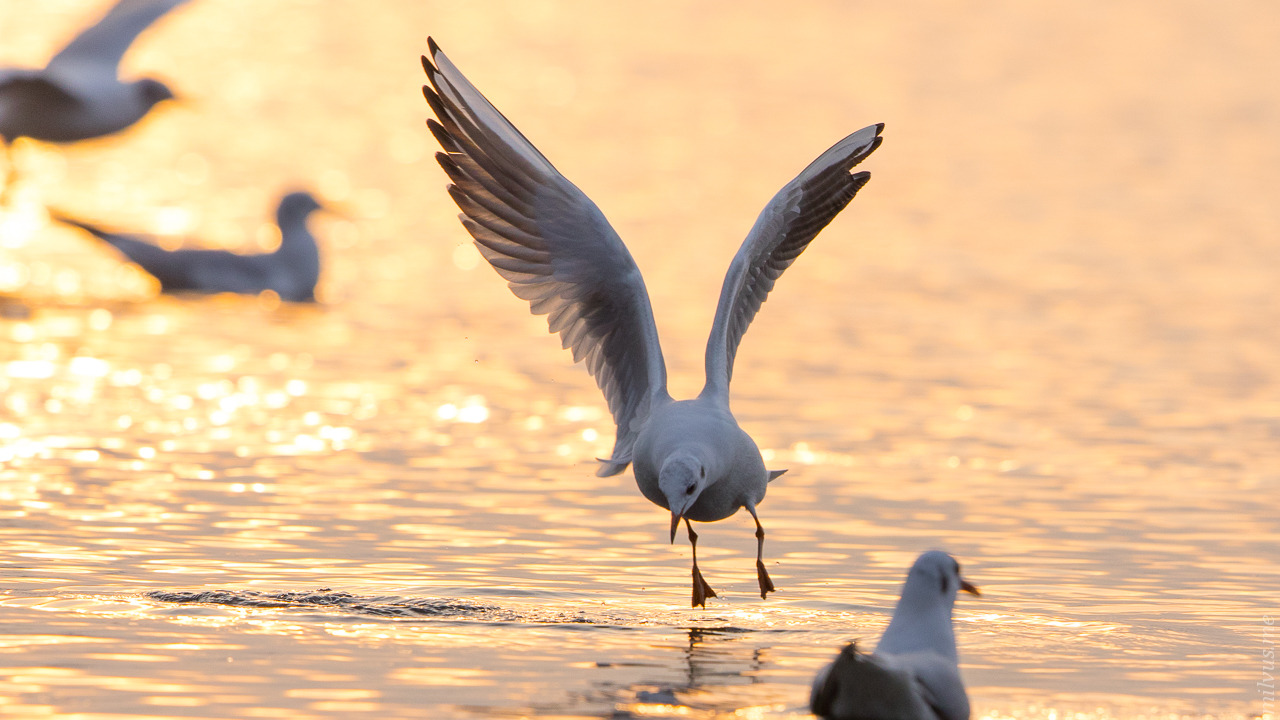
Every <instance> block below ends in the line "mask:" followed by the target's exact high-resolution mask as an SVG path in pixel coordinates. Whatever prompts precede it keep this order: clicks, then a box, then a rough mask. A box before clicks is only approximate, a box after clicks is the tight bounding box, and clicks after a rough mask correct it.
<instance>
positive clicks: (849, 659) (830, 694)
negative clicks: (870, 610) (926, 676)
mask: <svg viewBox="0 0 1280 720" xmlns="http://www.w3.org/2000/svg"><path fill="white" fill-rule="evenodd" d="M849 708H857V717H862V718H867V719H868V720H888V719H890V718H893V719H894V720H938V717H937V715H936V714H935V711H934V710H933V708H932V707H930V706H929V704H928V702H927V701H926V700H925V698H924V697H923V695H922V693H921V692H920V687H919V685H918V684H917V683H916V682H915V681H914V679H913V678H912V677H911V676H910V675H909V674H908V673H906V672H903V671H901V670H893V669H890V668H886V667H884V666H883V665H882V664H881V663H879V662H878V661H876V659H875V658H874V656H871V655H866V654H863V653H862V652H860V651H859V650H858V647H857V643H849V644H848V645H846V646H845V647H844V649H843V650H841V651H840V654H839V655H838V656H836V659H835V661H834V662H833V663H831V664H830V665H828V666H827V667H825V668H823V670H822V671H821V672H820V673H819V674H818V677H817V679H816V680H815V682H814V684H813V690H812V692H811V693H810V695H809V710H810V711H811V712H812V713H813V714H814V715H817V716H818V717H820V718H839V719H843V718H845V717H848V713H847V710H848V709H849Z"/></svg>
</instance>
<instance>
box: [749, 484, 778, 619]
mask: <svg viewBox="0 0 1280 720" xmlns="http://www.w3.org/2000/svg"><path fill="white" fill-rule="evenodd" d="M747 512H749V513H751V519H752V520H755V521H756V580H758V581H759V582H760V599H761V600H763V599H764V597H765V596H766V595H768V594H769V593H771V592H774V587H773V580H770V579H769V571H768V570H765V569H764V528H763V527H761V525H760V517H759V516H758V515H756V508H755V506H754V505H748V506H747Z"/></svg>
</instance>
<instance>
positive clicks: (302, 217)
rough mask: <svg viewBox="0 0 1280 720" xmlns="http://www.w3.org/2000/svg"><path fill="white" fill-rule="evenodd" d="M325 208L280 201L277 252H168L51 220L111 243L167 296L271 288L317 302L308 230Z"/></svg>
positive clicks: (295, 199)
mask: <svg viewBox="0 0 1280 720" xmlns="http://www.w3.org/2000/svg"><path fill="white" fill-rule="evenodd" d="M320 209H322V206H321V205H320V203H319V202H318V201H317V200H316V199H315V197H313V196H312V195H311V194H310V193H306V192H292V193H289V194H288V195H285V196H284V197H283V198H282V199H281V200H280V206H279V208H278V209H277V210H276V224H277V225H278V226H279V228H280V247H279V248H277V249H276V250H275V251H274V252H269V253H260V254H255V255H237V254H236V253H233V252H228V251H226V250H165V249H163V248H159V247H157V246H155V245H154V244H152V243H150V242H148V241H146V240H143V239H140V238H138V237H131V236H129V235H119V234H115V233H110V232H106V231H105V230H102V229H101V228H98V227H95V226H93V225H91V224H89V223H86V222H82V221H80V220H76V219H74V218H70V217H67V216H66V215H64V214H61V213H58V212H51V215H52V217H53V218H54V219H55V220H57V221H59V222H62V223H66V224H67V225H72V226H74V227H78V228H80V229H81V230H84V231H86V232H88V233H91V234H93V235H95V236H97V237H98V238H100V239H102V240H104V241H106V242H108V243H110V244H111V245H113V246H114V247H115V248H116V249H117V250H119V251H120V252H122V253H124V254H125V255H126V256H127V257H128V258H129V259H130V260H132V261H133V262H135V263H137V264H138V265H139V266H140V267H141V268H142V269H143V270H146V271H147V272H148V273H151V274H152V275H154V276H155V278H156V279H157V280H159V281H160V289H161V290H162V291H164V292H179V291H192V292H200V293H223V292H230V293H243V294H250V295H252V294H257V293H261V292H262V291H264V290H272V291H274V292H275V293H276V294H278V295H279V296H280V299H281V300H287V301H290V302H314V301H315V299H316V297H315V288H316V282H317V281H318V280H319V279H320V251H319V248H317V247H316V239H315V237H313V236H312V235H311V233H310V232H309V231H308V230H307V217H308V216H309V215H310V214H311V213H312V212H313V211H315V210H320Z"/></svg>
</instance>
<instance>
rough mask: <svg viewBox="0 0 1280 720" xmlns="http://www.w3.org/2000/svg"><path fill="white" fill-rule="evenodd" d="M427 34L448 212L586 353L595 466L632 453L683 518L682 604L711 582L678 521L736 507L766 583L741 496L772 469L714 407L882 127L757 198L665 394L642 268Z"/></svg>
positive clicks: (609, 471)
mask: <svg viewBox="0 0 1280 720" xmlns="http://www.w3.org/2000/svg"><path fill="white" fill-rule="evenodd" d="M428 44H429V48H430V53H431V57H430V58H427V57H423V58H422V66H423V69H424V70H426V73H427V76H428V78H429V79H430V81H431V85H430V86H424V87H423V89H422V90H423V94H424V95H425V96H426V98H427V102H428V103H429V104H430V105H431V109H432V111H434V112H435V115H436V118H438V120H439V121H438V122H437V121H436V120H428V121H427V124H428V126H429V127H430V128H431V132H432V134H434V135H435V137H436V139H437V140H438V141H439V142H440V145H441V147H442V148H444V152H442V153H437V154H436V159H437V160H439V162H440V165H441V166H442V167H443V168H444V171H445V173H446V174H448V176H449V179H450V180H451V181H453V184H452V185H450V186H449V194H450V195H451V196H453V199H454V201H455V202H457V204H458V207H459V208H461V210H462V215H461V216H460V217H461V220H462V224H463V225H464V226H466V228H467V230H468V231H470V233H471V235H472V236H473V237H474V238H475V242H476V247H478V248H479V250H480V253H481V254H482V255H484V257H485V259H486V260H488V261H489V264H491V265H492V266H493V268H494V269H495V270H497V271H498V273H499V274H500V275H502V276H503V277H504V278H506V279H507V281H508V284H509V285H510V287H511V291H512V292H513V293H515V294H516V296H517V297H520V298H522V299H524V300H528V301H529V303H530V306H531V308H532V310H533V312H534V313H536V314H545V315H547V316H548V318H547V323H548V325H549V326H550V329H551V331H552V332H558V333H560V337H561V342H562V343H563V345H564V347H565V348H567V349H570V350H572V352H573V359H574V360H575V361H578V360H585V361H586V365H587V371H588V372H590V373H591V374H592V375H594V376H595V378H596V383H597V384H598V385H599V386H600V389H601V391H603V392H604V396H605V400H606V401H607V402H608V404H609V410H610V412H611V413H612V414H613V419H614V422H615V423H616V424H617V428H618V434H617V439H616V441H615V443H614V446H613V454H612V456H611V457H610V458H609V459H608V460H601V463H602V464H603V466H602V467H601V468H600V471H599V472H598V473H597V474H598V475H600V476H602V477H603V476H609V475H616V474H618V473H620V472H622V471H623V470H625V469H626V467H627V465H628V464H634V466H635V476H636V483H637V484H638V485H639V486H640V492H641V493H643V494H644V496H645V497H646V498H648V499H649V500H651V501H653V502H654V503H655V504H657V505H659V506H661V507H664V508H667V509H668V510H670V511H671V541H672V542H674V541H675V535H676V530H677V528H678V526H679V523H680V521H681V520H683V521H684V524H685V528H686V530H688V533H689V543H690V545H691V546H692V548H693V605H694V606H695V607H697V606H703V607H705V606H706V600H707V598H709V597H715V594H716V593H715V591H714V590H712V589H711V586H710V585H709V584H707V582H706V580H704V579H703V577H702V573H701V572H699V571H698V554H697V540H698V536H697V535H696V534H695V533H694V532H693V526H692V525H690V524H689V521H690V520H696V521H698V522H711V521H713V520H722V519H724V518H727V517H729V516H730V515H733V514H734V513H736V512H737V511H738V509H739V508H746V509H747V512H749V513H751V517H752V518H753V519H754V520H755V524H756V575H757V579H758V581H759V585H760V597H762V598H763V597H765V595H766V594H768V593H769V592H771V591H773V589H774V587H773V581H772V580H770V578H769V573H768V572H767V571H766V570H765V566H764V559H763V554H764V529H763V528H762V527H761V525H760V518H759V517H758V516H757V515H756V505H757V504H759V503H760V501H761V500H763V499H764V494H765V488H766V487H767V485H768V482H769V481H770V480H772V479H773V478H775V477H777V476H778V475H781V474H782V473H783V472H784V471H781V470H775V471H769V470H766V469H765V466H764V461H763V460H762V459H761V456H760V450H759V449H758V448H757V447H756V444H755V442H754V441H753V440H752V439H751V437H750V436H748V435H747V434H746V433H745V432H743V431H742V429H741V428H740V427H738V422H737V421H736V420H735V419H734V417H733V413H731V412H730V411H729V378H730V376H731V375H732V373H733V357H734V354H735V353H736V352H737V349H738V343H739V342H740V341H741V340H742V334H743V333H744V332H746V329H747V325H748V324H750V323H751V319H752V318H754V317H755V314H756V311H757V310H759V309H760V304H761V303H763V302H764V300H765V296H766V295H768V293H769V291H770V290H772V289H773V284H774V282H775V281H776V280H777V279H778V276H779V275H781V274H782V271H783V270H785V269H786V268H787V267H788V266H790V265H791V263H792V262H793V261H794V260H795V259H796V256H798V255H799V254H800V253H801V252H802V251H803V250H804V249H805V247H807V246H808V244H809V241H811V240H813V238H814V237H815V236H816V235H817V234H818V232H819V231H820V230H822V228H824V227H826V225H827V224H828V223H829V222H831V220H832V219H833V218H834V217H835V216H836V215H837V214H838V213H839V212H840V211H841V210H843V209H844V207H845V205H847V204H848V203H849V201H850V200H852V199H853V196H854V194H856V193H857V192H858V189H859V188H861V187H862V186H863V185H864V184H866V182H867V180H868V178H869V177H870V175H869V174H868V173H865V172H859V173H852V174H851V173H850V170H851V169H852V168H853V166H855V165H857V164H858V163H859V162H861V161H862V160H863V159H864V158H866V157H867V155H869V154H871V152H872V151H873V150H875V149H876V148H877V147H879V145H880V131H881V130H882V129H883V127H884V126H883V125H872V126H870V127H867V128H863V129H862V130H859V131H858V132H856V133H854V134H852V135H850V136H849V137H846V138H845V139H843V140H841V141H840V142H838V143H836V144H835V145H834V146H833V147H832V148H831V149H829V150H827V151H826V152H825V153H823V154H822V156H821V157H819V158H818V159H817V160H815V161H813V163H812V164H810V165H809V167H807V168H805V169H804V171H803V172H801V173H800V175H799V176H798V177H797V178H796V179H794V180H792V181H791V182H790V183H788V184H787V186H786V187H784V188H782V190H781V191H779V192H778V194H777V195H775V196H774V198H773V200H771V201H770V202H769V204H768V205H767V206H765V209H764V211H763V212H762V213H760V217H759V218H758V219H757V220H756V224H755V226H754V227H753V228H752V229H751V232H750V233H749V234H748V235H747V239H746V241H745V242H743V244H742V248H741V249H740V250H738V254H737V255H736V256H735V257H734V259H733V262H732V263H731V264H730V265H729V272H728V274H727V275H726V276H725V279H724V287H723V289H722V290H721V292H720V301H719V304H718V305H717V308H716V315H715V320H714V322H713V323H712V326H711V338H710V340H709V341H708V342H707V354H706V384H705V385H704V386H703V388H702V392H701V393H699V395H698V396H697V397H696V398H694V399H692V400H681V401H675V400H673V399H672V398H671V395H669V394H668V393H667V370H666V366H665V364H664V362H663V359H662V350H661V348H660V347H659V345H658V331H657V328H656V327H655V325H654V321H653V312H652V310H651V308H650V306H649V296H648V293H647V292H646V291H645V287H644V281H643V280H642V279H641V277H640V270H639V269H638V268H637V267H636V264H635V261H634V260H632V259H631V253H629V252H628V251H627V248H626V246H624V245H623V244H622V240H621V239H619V237H618V234H617V233H616V232H614V230H613V228H612V227H610V226H609V222H608V221H607V220H605V217H604V215H603V214H602V213H601V212H600V209H599V208H597V207H596V205H595V203H593V202H591V200H590V199H589V198H588V197H587V196H586V195H584V194H583V193H582V191H581V190H579V189H578V188H577V187H575V186H574V185H573V184H572V183H570V182H569V181H568V180H566V179H565V178H564V176H563V175H561V174H560V173H559V172H558V171H557V170H556V169H555V168H554V167H553V166H552V165H551V163H550V162H549V161H548V160H547V159H546V158H545V157H543V155H542V153H540V152H538V149H537V148H535V147H534V146H533V145H532V144H531V143H530V142H529V141H528V140H526V139H525V137H524V135H522V134H520V131H519V130H517V129H516V128H515V126H513V125H512V124H511V123H510V122H508V121H507V119H506V118H505V117H503V115H502V113H500V112H498V110H497V109H495V108H494V107H493V106H492V105H490V104H489V101H488V100H486V99H485V98H484V96H483V95H481V94H480V91H478V90H476V88H475V87H474V86H472V85H471V83H470V82H468V81H467V79H466V78H465V77H463V75H462V73H461V72H459V71H458V69H457V68H456V67H455V66H454V64H453V63H452V62H450V61H449V59H448V58H447V57H445V55H444V53H443V52H441V51H440V48H439V47H437V46H436V44H435V41H434V40H429V41H428Z"/></svg>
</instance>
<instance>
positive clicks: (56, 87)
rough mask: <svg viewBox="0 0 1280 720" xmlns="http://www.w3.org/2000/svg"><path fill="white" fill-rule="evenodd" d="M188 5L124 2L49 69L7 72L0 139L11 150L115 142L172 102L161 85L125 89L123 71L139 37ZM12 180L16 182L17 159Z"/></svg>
mask: <svg viewBox="0 0 1280 720" xmlns="http://www.w3.org/2000/svg"><path fill="white" fill-rule="evenodd" d="M184 2H186V0H120V1H119V2H117V3H116V5H115V6H114V7H112V8H111V10H110V11H108V12H107V14H106V16H104V17H103V18H102V19H101V20H99V21H98V23H97V24H96V25H94V26H92V27H90V28H88V29H86V30H84V31H83V32H81V33H80V34H79V35H78V36H76V38H75V39H74V40H72V41H71V43H70V44H68V45H67V46H66V47H65V48H63V49H62V51H61V52H59V53H58V54H57V55H54V56H53V59H52V60H50V61H49V64H48V65H46V66H45V67H44V68H43V69H39V70H34V69H24V68H0V140H3V142H4V144H5V146H6V148H7V146H8V145H9V144H10V143H12V142H13V141H14V140H15V139H17V138H19V137H29V138H33V139H35V140H43V141H45V142H53V143H70V142H76V141H79V140H87V139H89V138H96V137H101V136H103V135H110V134H112V133H115V132H119V131H121V130H123V129H125V128H127V127H129V126H130V125H132V124H134V123H136V122H138V120H140V119H142V117H143V116H144V115H146V114H147V112H148V111H150V110H151V108H152V107H153V106H154V105H155V104H156V103H158V102H160V101H162V100H168V99H170V98H172V97H173V96H174V95H173V92H171V91H170V90H169V88H168V87H166V86H165V85H164V83H161V82H160V81H159V80H154V79H151V78H143V79H141V80H135V81H133V82H127V83H125V82H121V81H120V78H119V75H118V72H119V69H120V59H121V58H122V57H124V54H125V51H127V50H128V49H129V45H131V44H132V43H133V41H134V38H136V37H137V36H138V34H139V33H141V32H142V31H143V30H146V29H147V27H148V26H150V25H151V23H153V22H155V21H156V19H158V18H159V17H160V16H161V15H164V14H165V13H167V12H169V11H170V10H172V9H173V8H175V7H177V6H178V5H181V4H182V3H184ZM9 174H10V178H9V182H12V174H13V168H12V159H10V168H9ZM7 185H8V183H6V187H7Z"/></svg>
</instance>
